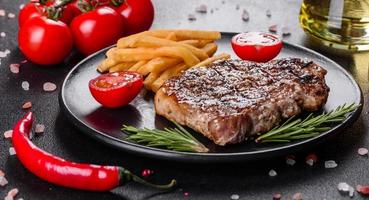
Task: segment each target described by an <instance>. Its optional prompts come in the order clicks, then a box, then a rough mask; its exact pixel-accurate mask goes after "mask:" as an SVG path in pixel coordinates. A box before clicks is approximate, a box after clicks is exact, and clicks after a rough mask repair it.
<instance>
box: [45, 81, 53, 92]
mask: <svg viewBox="0 0 369 200" xmlns="http://www.w3.org/2000/svg"><path fill="white" fill-rule="evenodd" d="M43 89H44V91H45V92H52V91H54V90H56V85H55V84H54V83H51V82H46V83H44V85H43Z"/></svg>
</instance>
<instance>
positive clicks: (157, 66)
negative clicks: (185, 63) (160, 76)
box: [137, 57, 182, 76]
mask: <svg viewBox="0 0 369 200" xmlns="http://www.w3.org/2000/svg"><path fill="white" fill-rule="evenodd" d="M180 62H182V60H181V59H178V58H169V57H158V58H154V59H152V60H150V61H149V62H148V63H146V64H145V65H143V66H141V67H140V68H139V69H138V70H137V71H138V73H140V74H142V75H144V76H146V75H147V74H149V73H150V72H156V73H160V72H162V71H164V70H166V69H167V68H169V67H172V66H175V65H177V64H179V63H180Z"/></svg>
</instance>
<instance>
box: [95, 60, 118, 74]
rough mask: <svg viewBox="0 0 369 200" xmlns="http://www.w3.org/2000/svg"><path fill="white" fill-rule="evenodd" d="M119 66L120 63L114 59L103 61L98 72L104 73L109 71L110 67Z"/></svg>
mask: <svg viewBox="0 0 369 200" xmlns="http://www.w3.org/2000/svg"><path fill="white" fill-rule="evenodd" d="M116 64H118V62H117V61H116V60H114V59H112V58H107V59H105V60H103V61H102V62H101V63H100V65H99V66H98V67H97V70H98V71H99V72H101V73H104V72H106V71H108V70H109V68H110V67H112V66H114V65H116Z"/></svg>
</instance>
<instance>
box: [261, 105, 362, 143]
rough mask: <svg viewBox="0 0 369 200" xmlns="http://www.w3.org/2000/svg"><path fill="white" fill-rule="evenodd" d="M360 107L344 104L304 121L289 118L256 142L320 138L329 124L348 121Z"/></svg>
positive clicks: (328, 128) (329, 127) (308, 117)
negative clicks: (347, 116) (347, 117)
mask: <svg viewBox="0 0 369 200" xmlns="http://www.w3.org/2000/svg"><path fill="white" fill-rule="evenodd" d="M359 106H360V105H355V104H350V105H346V104H343V105H341V106H338V107H337V108H336V109H335V110H332V111H330V112H328V113H323V114H321V115H317V116H314V115H313V113H311V114H310V115H309V116H307V117H306V118H305V119H304V120H302V119H295V120H293V119H294V117H291V118H289V119H288V120H287V121H286V122H284V123H283V124H282V125H280V126H276V127H274V128H273V129H272V130H270V131H268V132H267V133H265V134H263V135H261V136H260V137H258V138H257V139H256V140H255V141H256V142H258V143H260V142H262V143H263V142H290V141H292V140H299V139H306V138H312V137H315V136H318V135H319V134H321V133H323V132H325V131H328V130H330V129H331V126H329V123H339V122H342V121H344V120H345V119H346V114H348V113H350V112H352V111H354V110H355V109H356V108H357V107H359Z"/></svg>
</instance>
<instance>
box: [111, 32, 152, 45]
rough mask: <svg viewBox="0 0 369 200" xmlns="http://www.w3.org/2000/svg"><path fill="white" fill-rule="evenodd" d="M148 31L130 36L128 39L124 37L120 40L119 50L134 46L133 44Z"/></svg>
mask: <svg viewBox="0 0 369 200" xmlns="http://www.w3.org/2000/svg"><path fill="white" fill-rule="evenodd" d="M145 32H146V31H144V32H141V33H137V34H134V35H130V36H127V37H122V38H120V39H119V40H118V42H117V47H118V48H127V47H130V46H131V45H132V43H134V42H135V41H136V40H137V39H138V38H139V37H140V36H142V35H144V34H145Z"/></svg>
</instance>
